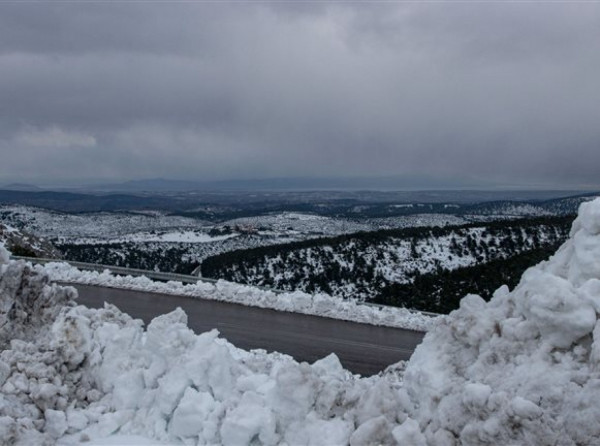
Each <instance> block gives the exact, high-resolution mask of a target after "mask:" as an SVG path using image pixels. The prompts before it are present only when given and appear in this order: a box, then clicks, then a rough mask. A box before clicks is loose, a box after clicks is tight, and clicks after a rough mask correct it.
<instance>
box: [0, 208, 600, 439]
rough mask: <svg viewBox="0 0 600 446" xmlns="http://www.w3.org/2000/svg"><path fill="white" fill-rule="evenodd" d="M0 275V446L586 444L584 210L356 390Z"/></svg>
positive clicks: (589, 233) (591, 433) (599, 375)
mask: <svg viewBox="0 0 600 446" xmlns="http://www.w3.org/2000/svg"><path fill="white" fill-rule="evenodd" d="M0 263H2V265H1V266H0V268H1V270H0V273H1V275H0V293H1V296H0V318H1V319H0V326H1V327H2V332H1V334H0V336H1V337H0V342H1V343H2V347H3V351H2V353H1V354H0V386H1V393H0V439H1V440H2V442H3V444H4V443H6V444H13V443H14V444H44V442H45V443H47V444H54V443H55V442H57V441H58V442H59V444H73V443H77V442H79V441H83V440H87V439H92V440H94V439H101V438H105V437H109V436H111V435H131V436H132V437H126V438H128V439H130V440H132V441H133V439H134V438H135V439H139V438H140V437H139V436H142V437H145V438H152V439H154V440H156V441H161V442H169V443H183V444H212V443H222V444H232V445H239V444H250V443H252V444H294V445H296V444H352V445H362V444H371V443H383V444H394V443H396V442H397V443H399V444H404V445H458V444H464V445H481V444H489V445H503V444H531V445H590V444H600V441H599V440H598V438H600V421H599V420H600V403H598V402H599V401H600V323H598V314H599V313H600V200H596V201H594V202H591V203H588V204H583V205H582V206H581V208H580V215H579V217H578V218H577V220H576V221H575V223H574V224H573V228H572V231H571V238H570V240H569V241H568V242H566V243H565V244H564V245H563V246H562V247H561V248H560V250H559V251H558V252H557V253H556V255H555V256H554V257H553V258H551V259H550V260H549V261H547V262H543V263H542V264H540V265H538V266H537V267H534V268H531V269H530V270H528V271H527V272H526V273H525V274H524V276H523V278H522V281H521V283H520V284H519V285H518V286H517V287H516V288H515V290H513V291H512V292H509V290H508V289H507V288H506V287H503V288H500V289H499V290H498V291H497V292H496V294H495V296H494V298H493V299H492V300H491V301H490V302H489V303H486V302H484V301H483V299H481V298H480V297H478V296H474V295H471V296H467V297H465V298H464V299H463V301H462V303H461V307H460V309H459V310H457V311H455V312H453V313H452V314H451V315H450V316H449V317H447V318H445V319H443V320H442V321H441V322H439V323H438V324H437V326H436V327H434V328H433V329H432V330H431V331H430V332H429V333H428V334H427V336H426V337H425V340H424V341H423V343H422V344H421V345H420V346H419V347H418V348H417V351H416V352H415V354H414V355H413V358H412V359H411V361H410V362H409V363H408V365H407V367H406V370H405V371H404V373H403V372H402V370H403V367H402V365H399V366H398V367H396V368H392V369H390V370H389V371H388V372H387V373H384V374H382V375H380V376H375V377H371V378H360V377H357V376H353V375H351V374H350V373H349V372H347V371H345V370H344V369H343V368H342V367H341V366H340V364H339V361H338V360H337V358H335V356H333V355H332V356H329V357H327V358H325V359H323V360H321V361H317V362H316V363H314V364H312V365H309V364H306V363H302V364H299V363H297V362H295V361H294V360H293V359H292V358H290V357H287V356H284V355H280V354H266V353H264V352H260V351H255V352H244V351H242V350H239V349H236V348H235V347H233V346H232V345H231V344H229V343H227V342H226V341H224V340H222V339H219V338H218V337H217V332H216V331H212V332H209V333H204V334H201V335H199V336H198V335H195V334H194V333H192V332H191V331H190V330H189V329H188V328H187V326H186V316H185V314H184V313H183V312H182V311H180V310H178V311H175V312H173V313H170V314H168V315H164V316H161V317H159V318H156V319H155V320H154V321H153V322H152V323H151V324H150V325H149V326H148V327H147V329H146V330H144V328H143V327H142V324H141V322H139V321H136V320H133V319H131V318H130V317H129V316H127V315H125V314H123V313H121V312H119V311H118V310H117V309H116V308H115V307H113V306H108V305H107V306H105V308H104V309H100V310H92V309H88V308H85V307H83V306H76V305H75V303H74V301H73V297H74V292H73V291H72V290H71V289H69V288H61V287H57V286H55V285H50V284H48V283H47V282H48V279H47V276H46V275H45V272H44V270H43V268H42V267H35V268H33V267H31V266H30V265H27V264H24V263H15V262H10V263H9V262H8V257H7V255H6V252H5V251H4V250H3V249H0ZM121 438H125V437H121Z"/></svg>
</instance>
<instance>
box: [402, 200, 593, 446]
mask: <svg viewBox="0 0 600 446" xmlns="http://www.w3.org/2000/svg"><path fill="white" fill-rule="evenodd" d="M599 313H600V200H598V199H597V200H595V201H593V202H589V203H584V204H582V205H581V208H580V211H579V217H578V218H577V219H576V221H575V222H574V224H573V227H572V230H571V238H570V240H568V241H567V242H566V243H565V244H564V245H563V246H562V247H561V248H560V249H559V250H558V252H557V253H556V254H555V255H554V256H553V257H552V258H551V259H550V260H548V261H546V262H542V263H541V264H540V265H538V266H536V267H533V268H530V269H529V270H528V271H526V272H525V274H524V275H523V277H522V279H521V282H520V284H519V285H518V286H517V287H516V288H515V289H514V290H513V291H512V292H509V290H508V289H507V288H506V287H502V288H500V289H499V290H497V291H496V293H495V295H494V297H493V299H492V300H491V301H490V302H489V303H486V302H484V301H483V299H482V298H480V297H479V296H475V295H470V296H467V297H465V298H464V299H463V300H462V302H461V306H460V308H459V309H458V310H456V311H454V312H453V313H451V315H450V316H449V317H448V318H446V319H445V320H443V321H441V323H440V324H439V325H438V326H437V327H435V328H434V329H433V330H432V331H431V332H429V333H428V335H427V336H426V337H425V339H424V341H423V343H422V344H421V345H420V346H419V347H418V348H417V350H416V351H415V353H414V355H413V357H412V358H411V360H410V362H409V364H408V366H407V369H406V373H405V377H404V378H405V382H404V385H405V390H406V391H407V393H408V395H409V396H410V398H411V401H412V405H413V407H412V409H411V410H410V418H409V419H408V420H406V421H405V422H404V423H403V424H402V425H401V426H400V427H398V428H396V429H395V430H394V436H395V438H396V439H397V440H398V441H399V442H400V443H405V444H429V445H455V444H462V445H505V444H530V445H584V444H585V445H590V444H600V403H599V402H600V323H599V322H598V314H599Z"/></svg>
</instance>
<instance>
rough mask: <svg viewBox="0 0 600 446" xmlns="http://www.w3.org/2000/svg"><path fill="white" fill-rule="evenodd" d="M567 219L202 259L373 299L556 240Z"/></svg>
mask: <svg viewBox="0 0 600 446" xmlns="http://www.w3.org/2000/svg"><path fill="white" fill-rule="evenodd" d="M569 222H570V220H568V219H555V218H554V219H552V218H551V219H535V220H525V221H514V222H511V221H506V222H495V223H480V224H476V225H475V224H474V225H471V226H466V227H447V228H443V229H442V228H434V229H422V230H421V229H415V228H411V229H410V230H409V231H401V230H397V231H380V232H374V233H366V234H355V235H350V236H347V237H340V238H337V239H323V240H318V241H311V242H307V243H293V244H288V245H282V246H273V247H265V248H259V249H252V250H247V251H241V252H232V253H226V254H221V255H218V256H215V257H212V258H209V259H207V260H206V261H204V262H203V264H202V274H203V275H204V276H206V277H212V278H222V279H225V280H230V281H233V282H238V283H247V284H252V285H261V286H268V287H272V288H276V289H280V290H302V291H307V292H325V293H328V294H332V295H335V296H339V297H343V298H349V297H355V298H360V299H368V298H373V297H375V296H377V295H378V293H379V292H380V291H381V290H382V289H383V288H384V287H385V286H386V285H388V284H390V283H406V282H409V281H410V280H411V278H412V277H413V276H414V275H415V274H425V273H429V272H432V271H436V270H453V269H456V268H460V267H465V266H471V265H474V264H477V263H483V262H488V261H490V260H495V259H505V258H509V257H511V256H513V255H515V254H518V253H521V252H524V251H527V250H531V249H537V248H540V247H543V246H551V245H556V244H558V243H561V242H562V241H564V240H565V239H566V237H567V233H568V227H569V226H568V225H569Z"/></svg>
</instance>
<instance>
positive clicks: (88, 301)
mask: <svg viewBox="0 0 600 446" xmlns="http://www.w3.org/2000/svg"><path fill="white" fill-rule="evenodd" d="M67 285H71V286H74V287H75V288H77V290H78V291H79V299H78V302H79V303H81V304H83V305H86V306H88V307H92V308H99V307H102V306H103V305H104V302H105V301H106V302H109V303H111V304H114V305H116V306H117V307H118V308H119V309H121V310H122V311H124V312H126V313H128V314H130V315H131V316H133V317H135V318H140V319H142V320H143V321H144V322H145V323H148V322H150V321H151V320H152V319H153V318H154V317H156V316H158V315H161V314H164V313H168V312H170V311H172V310H174V309H175V308H177V307H181V308H182V309H183V310H184V311H185V312H186V313H187V315H188V326H189V327H190V328H191V329H193V330H194V331H195V332H196V333H201V332H204V331H208V330H211V329H213V328H216V329H218V330H219V332H220V333H221V335H222V336H223V337H225V338H227V340H228V341H230V342H231V343H233V344H234V345H236V346H237V347H240V348H243V349H256V348H261V349H265V350H267V351H278V352H282V353H287V354H289V355H291V356H293V357H294V358H295V359H296V360H298V361H308V362H313V361H315V360H317V359H320V358H322V357H324V356H327V355H328V354H330V353H332V352H333V353H335V354H336V355H337V356H338V357H339V359H340V361H341V362H342V364H343V365H344V367H346V368H347V369H348V370H350V371H352V372H354V373H360V374H361V375H372V374H375V373H378V372H379V371H381V370H383V369H385V368H386V367H387V366H388V365H390V364H393V363H395V362H398V361H400V360H402V359H408V358H409V357H410V355H411V354H412V352H413V351H414V349H415V347H416V346H417V345H418V344H419V343H420V342H421V340H422V339H423V336H424V333H420V332H416V331H411V330H402V329H399V328H389V327H377V326H373V325H367V324H359V323H356V322H346V321H340V320H337V319H329V318H322V317H317V316H308V315H304V314H298V313H285V312H280V311H275V310H269V309H263V308H256V307H247V306H243V305H238V304H231V303H225V302H216V301H211V300H202V299H194V298H189V297H183V296H172V295H168V294H158V293H149V292H141V291H132V290H122V289H115V288H103V287H96V286H88V285H79V284H67Z"/></svg>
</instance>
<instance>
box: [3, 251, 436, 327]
mask: <svg viewBox="0 0 600 446" xmlns="http://www.w3.org/2000/svg"><path fill="white" fill-rule="evenodd" d="M10 257H11V259H14V260H25V261H26V262H32V263H44V264H45V263H52V262H60V263H68V264H69V265H71V266H74V267H75V268H79V269H82V270H86V271H97V272H100V273H101V272H104V271H106V270H108V271H110V272H111V273H113V274H116V275H121V276H133V277H141V276H144V277H148V278H149V279H156V280H162V281H170V280H173V281H175V282H181V283H198V282H208V283H217V282H218V280H217V279H209V278H207V277H201V276H192V275H187V274H175V273H163V272H160V271H149V270H144V269H136V268H125V267H122V266H112V265H100V264H97V263H85V262H73V261H70V260H61V259H44V258H38V257H24V256H10ZM196 270H198V268H196ZM196 270H194V271H196ZM239 285H243V286H251V287H253V288H258V289H260V290H264V291H271V292H273V293H276V294H282V293H285V292H286V291H282V290H277V289H274V288H268V287H264V286H257V285H247V284H239ZM359 303H360V304H361V305H367V306H369V307H378V308H385V307H386V305H381V304H376V303H371V302H359ZM407 310H408V311H410V312H411V313H419V314H423V315H425V316H431V317H437V316H443V315H442V314H438V313H431V312H429V311H419V310H412V309H410V308H407Z"/></svg>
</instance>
